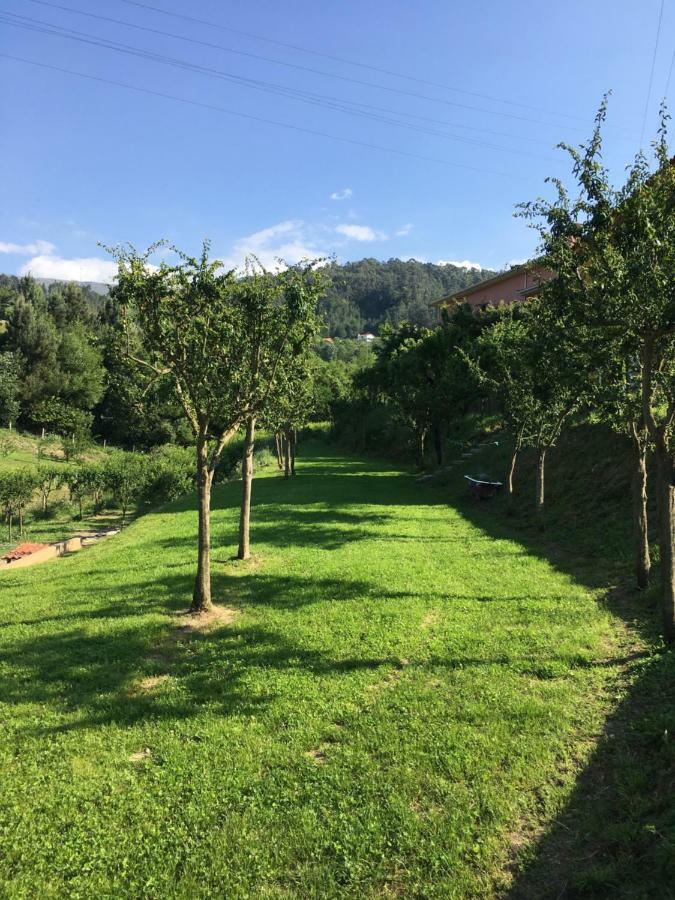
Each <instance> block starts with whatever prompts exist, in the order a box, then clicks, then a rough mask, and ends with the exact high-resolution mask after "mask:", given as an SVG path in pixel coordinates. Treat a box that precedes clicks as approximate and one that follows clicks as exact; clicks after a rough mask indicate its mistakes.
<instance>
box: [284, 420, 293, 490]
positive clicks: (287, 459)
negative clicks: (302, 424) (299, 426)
mask: <svg viewBox="0 0 675 900" xmlns="http://www.w3.org/2000/svg"><path fill="white" fill-rule="evenodd" d="M290 474H291V436H290V431H289V430H288V429H286V432H285V434H284V478H288V477H289V476H290Z"/></svg>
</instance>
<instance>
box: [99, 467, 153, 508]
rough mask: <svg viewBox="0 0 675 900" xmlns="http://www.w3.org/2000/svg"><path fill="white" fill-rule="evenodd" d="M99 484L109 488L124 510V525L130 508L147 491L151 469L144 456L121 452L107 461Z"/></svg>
mask: <svg viewBox="0 0 675 900" xmlns="http://www.w3.org/2000/svg"><path fill="white" fill-rule="evenodd" d="M101 476H102V477H101V480H100V482H98V484H100V485H101V488H102V487H103V486H105V487H107V488H108V489H109V490H110V493H111V494H112V496H113V499H114V500H115V502H116V503H117V504H118V505H119V506H120V508H121V510H122V524H123V525H124V523H125V522H126V518H127V513H128V511H129V508H130V506H131V505H132V504H133V503H135V502H137V501H138V500H140V498H141V497H142V496H143V493H144V491H145V489H146V486H147V483H148V476H149V468H148V464H147V461H146V459H145V457H144V456H141V455H140V454H138V453H125V452H124V451H123V450H119V451H117V452H116V453H114V454H111V456H110V457H109V458H108V460H107V461H106V465H105V467H104V468H103V469H102V471H101Z"/></svg>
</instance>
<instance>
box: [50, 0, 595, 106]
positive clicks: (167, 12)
mask: <svg viewBox="0 0 675 900" xmlns="http://www.w3.org/2000/svg"><path fill="white" fill-rule="evenodd" d="M35 2H37V0H35ZM121 2H122V3H126V4H127V5H129V6H135V7H137V8H139V9H147V10H151V11H152V12H156V13H159V14H160V15H163V16H173V17H174V18H176V19H182V20H183V21H184V22H193V23H194V24H196V25H206V26H207V28H217V29H219V30H221V31H229V32H230V33H231V34H239V35H241V36H242V37H248V38H253V39H254V40H256V41H264V42H265V43H267V44H274V45H276V46H277V47H285V48H286V49H287V50H295V51H297V52H298V53H308V54H310V55H311V56H319V57H322V58H323V59H330V60H332V61H333V62H339V63H343V64H344V65H348V66H358V67H359V68H361V69H369V70H370V71H371V72H380V73H381V74H382V75H390V76H393V77H394V78H404V79H406V80H407V81H414V82H416V83H417V84H426V85H428V86H429V87H436V88H441V90H444V91H454V92H455V93H458V94H465V95H466V96H468V97H478V98H480V99H481V100H490V101H491V102H493V103H507V104H510V105H511V106H519V107H521V109H529V110H531V111H532V112H548V110H546V109H542V108H541V107H539V106H530V105H529V104H527V103H520V102H519V101H517V100H506V99H504V98H502V97H494V96H491V95H490V94H481V93H479V92H477V91H467V90H465V89H463V88H458V87H455V86H453V85H450V84H442V83H440V82H437V81H430V80H428V79H426V78H418V77H417V76H415V75H407V74H405V73H404V72H396V71H394V70H393V69H385V68H381V67H380V66H374V65H372V64H370V63H364V62H361V61H360V60H355V59H346V58H345V57H343V56H336V55H334V54H332V53H325V52H323V51H321V50H314V49H312V48H311V47H302V46H300V45H298V44H290V43H286V42H285V41H279V40H275V39H274V38H269V37H266V36H265V35H262V34H254V33H253V32H251V31H243V30H242V29H239V28H233V27H232V26H231V25H223V24H222V23H220V22H213V21H209V20H208V19H199V18H197V17H196V16H188V15H185V13H177V12H173V10H169V9H162V8H160V7H159V6H152V5H151V4H149V3H141V2H138V0H121ZM558 115H561V116H564V117H565V118H566V119H576V120H577V121H583V119H582V117H581V116H572V115H569V114H568V113H563V112H559V113H558Z"/></svg>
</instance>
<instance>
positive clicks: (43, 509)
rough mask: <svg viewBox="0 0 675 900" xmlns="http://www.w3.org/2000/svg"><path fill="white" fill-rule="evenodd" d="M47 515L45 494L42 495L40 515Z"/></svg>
mask: <svg viewBox="0 0 675 900" xmlns="http://www.w3.org/2000/svg"><path fill="white" fill-rule="evenodd" d="M46 513H47V494H43V495H42V515H43V516H44V515H46Z"/></svg>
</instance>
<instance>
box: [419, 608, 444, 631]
mask: <svg viewBox="0 0 675 900" xmlns="http://www.w3.org/2000/svg"><path fill="white" fill-rule="evenodd" d="M440 618H441V617H440V615H439V614H438V613H437V612H434V611H433V610H432V611H431V612H428V613H427V614H426V616H425V617H424V618H423V619H422V628H431V626H432V625H437V624H438V621H439V619H440Z"/></svg>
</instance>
